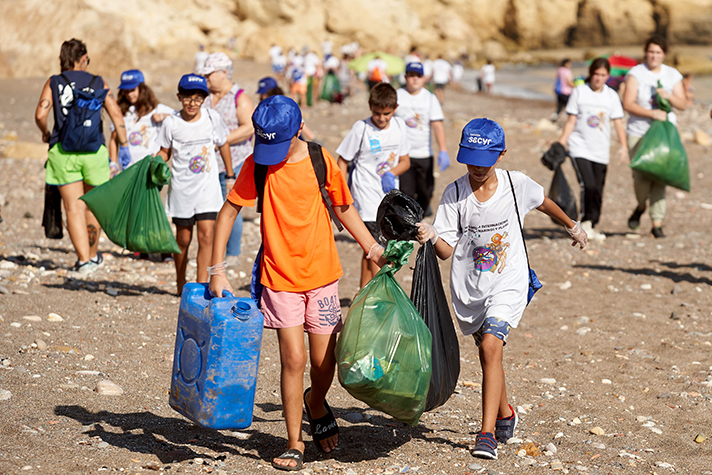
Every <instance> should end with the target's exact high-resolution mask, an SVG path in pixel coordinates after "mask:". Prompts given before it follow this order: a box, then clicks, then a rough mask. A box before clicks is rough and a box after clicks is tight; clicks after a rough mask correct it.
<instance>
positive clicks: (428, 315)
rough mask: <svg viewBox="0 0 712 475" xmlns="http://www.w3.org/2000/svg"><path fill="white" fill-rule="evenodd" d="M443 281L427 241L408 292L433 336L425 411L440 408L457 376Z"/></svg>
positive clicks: (457, 359) (452, 328)
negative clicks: (430, 370) (430, 374)
mask: <svg viewBox="0 0 712 475" xmlns="http://www.w3.org/2000/svg"><path fill="white" fill-rule="evenodd" d="M442 282H443V281H442V278H441V276H440V266H439V265H438V258H437V256H436V255H435V247H433V244H432V243H431V242H430V241H428V242H426V243H425V244H424V245H422V246H420V249H419V250H418V257H417V258H416V260H415V271H413V287H412V288H411V292H410V300H411V301H412V302H413V304H414V305H415V308H416V309H418V312H419V313H420V315H421V316H422V317H423V320H424V321H425V324H426V325H427V327H428V329H429V330H430V334H431V335H432V338H433V346H432V369H433V373H432V377H431V378H430V388H429V390H428V397H427V400H426V403H425V410H426V411H431V410H433V409H435V408H436V407H440V406H442V405H443V404H445V403H446V402H447V400H448V399H450V396H452V394H453V393H454V392H455V386H457V378H458V377H459V376H460V346H459V343H458V341H457V332H456V331H455V325H454V324H453V322H452V316H451V315H450V305H449V304H448V301H447V297H446V296H445V290H444V289H443V283H442Z"/></svg>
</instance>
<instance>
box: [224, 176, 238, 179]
mask: <svg viewBox="0 0 712 475" xmlns="http://www.w3.org/2000/svg"><path fill="white" fill-rule="evenodd" d="M225 179H226V180H235V179H237V177H236V176H235V175H230V176H227V175H225Z"/></svg>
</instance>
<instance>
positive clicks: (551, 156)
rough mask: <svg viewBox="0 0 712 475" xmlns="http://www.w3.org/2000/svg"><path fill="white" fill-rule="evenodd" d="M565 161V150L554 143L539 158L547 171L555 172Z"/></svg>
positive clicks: (557, 143)
mask: <svg viewBox="0 0 712 475" xmlns="http://www.w3.org/2000/svg"><path fill="white" fill-rule="evenodd" d="M564 161H566V149H565V148H564V146H563V145H561V144H560V143H559V142H554V143H553V144H551V147H549V150H547V151H546V153H544V155H543V156H542V157H541V163H543V164H544V166H545V167H546V168H548V169H549V170H552V171H553V170H556V169H557V168H558V167H560V166H561V165H563V163H564Z"/></svg>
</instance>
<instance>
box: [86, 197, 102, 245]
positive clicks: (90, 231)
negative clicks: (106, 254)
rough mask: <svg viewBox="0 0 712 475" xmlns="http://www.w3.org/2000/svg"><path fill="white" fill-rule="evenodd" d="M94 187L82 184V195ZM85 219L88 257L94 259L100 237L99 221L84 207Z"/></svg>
mask: <svg viewBox="0 0 712 475" xmlns="http://www.w3.org/2000/svg"><path fill="white" fill-rule="evenodd" d="M93 189H94V187H93V186H91V185H87V184H86V183H84V193H85V194H86V193H89V192H90V191H91V190H93ZM85 218H86V222H87V235H88V236H89V256H90V257H91V258H94V257H96V254H97V252H98V251H99V237H100V236H101V226H100V225H99V221H97V219H96V217H95V216H94V213H92V212H91V210H90V209H89V207H88V206H87V207H86V211H85Z"/></svg>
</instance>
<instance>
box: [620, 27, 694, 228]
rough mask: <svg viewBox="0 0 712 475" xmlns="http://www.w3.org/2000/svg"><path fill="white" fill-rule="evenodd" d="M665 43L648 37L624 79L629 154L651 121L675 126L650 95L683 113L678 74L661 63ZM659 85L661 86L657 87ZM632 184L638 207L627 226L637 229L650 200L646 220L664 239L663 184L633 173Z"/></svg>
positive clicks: (684, 100) (683, 101) (682, 98)
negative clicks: (639, 59) (639, 61)
mask: <svg viewBox="0 0 712 475" xmlns="http://www.w3.org/2000/svg"><path fill="white" fill-rule="evenodd" d="M667 49H668V44H667V40H666V39H665V38H663V37H661V36H657V35H656V36H652V37H651V38H649V39H648V40H647V41H646V42H645V50H644V51H645V60H644V62H643V63H642V64H639V65H637V66H634V67H632V68H631V69H630V71H628V74H627V75H626V79H625V85H626V87H625V93H624V95H623V109H625V110H626V111H627V112H628V113H629V114H630V118H629V119H628V128H627V131H626V133H627V134H628V147H630V149H631V151H632V150H633V149H634V148H635V146H636V145H637V144H638V141H640V139H641V138H642V137H643V135H645V133H646V132H647V131H648V129H649V128H650V125H651V124H652V123H653V120H669V121H670V122H672V123H673V124H676V123H677V118H676V116H675V113H674V112H670V113H669V114H667V113H665V112H664V111H662V110H660V109H656V108H655V107H657V105H656V104H657V103H656V101H655V100H654V95H656V94H659V95H660V96H661V97H664V98H665V99H667V100H668V101H670V104H671V105H672V106H673V107H674V108H676V109H680V110H685V108H686V107H687V100H686V98H685V90H684V88H683V85H682V74H680V72H679V71H678V70H677V69H675V68H671V67H670V66H666V65H664V64H663V60H664V59H665V54H666V53H667ZM658 85H662V87H658ZM633 185H634V187H635V197H636V199H637V201H638V206H637V207H636V209H635V210H634V211H633V214H631V216H630V218H628V227H629V228H630V229H637V228H638V226H639V225H640V217H641V216H642V215H643V213H644V212H645V209H646V201H648V199H649V200H650V211H649V213H650V219H651V220H652V221H653V229H652V231H651V232H652V233H653V236H655V237H656V238H662V237H665V234H664V233H663V228H662V224H663V218H664V217H665V206H666V202H665V185H664V184H662V183H660V182H657V181H654V180H651V179H650V178H648V177H647V176H646V175H643V174H642V173H640V172H637V171H635V170H633Z"/></svg>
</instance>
